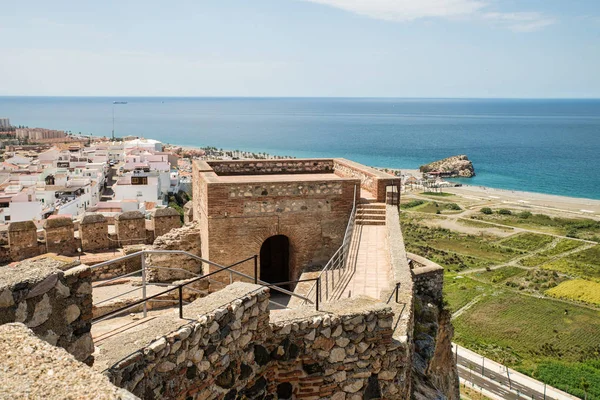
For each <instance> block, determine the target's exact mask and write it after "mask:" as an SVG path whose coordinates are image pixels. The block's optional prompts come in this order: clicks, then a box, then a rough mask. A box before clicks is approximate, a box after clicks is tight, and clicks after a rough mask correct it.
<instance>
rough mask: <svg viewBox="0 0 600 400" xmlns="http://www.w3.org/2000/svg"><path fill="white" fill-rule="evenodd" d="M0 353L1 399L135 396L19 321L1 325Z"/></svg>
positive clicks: (116, 399) (129, 399) (124, 399)
mask: <svg viewBox="0 0 600 400" xmlns="http://www.w3.org/2000/svg"><path fill="white" fill-rule="evenodd" d="M0 354H2V357H0V382H2V385H1V387H0V398H3V399H47V400H63V399H66V398H69V399H105V400H135V399H137V397H135V396H133V395H132V394H131V393H129V392H127V391H126V390H123V389H121V388H118V387H116V386H114V385H113V384H111V383H110V382H109V381H108V379H107V378H106V377H105V376H102V374H99V373H98V372H96V371H94V370H92V369H91V368H89V367H88V366H86V365H84V364H82V363H81V362H79V361H77V360H76V359H75V358H74V357H73V356H72V355H70V354H68V353H67V352H66V351H65V350H63V349H61V348H58V347H55V346H52V345H50V344H48V343H46V342H44V341H43V340H40V339H39V338H38V337H37V336H36V335H34V333H33V332H32V331H31V330H30V329H28V328H27V327H26V326H25V325H23V324H20V323H10V324H4V325H2V326H0Z"/></svg>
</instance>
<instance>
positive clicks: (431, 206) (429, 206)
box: [400, 200, 462, 214]
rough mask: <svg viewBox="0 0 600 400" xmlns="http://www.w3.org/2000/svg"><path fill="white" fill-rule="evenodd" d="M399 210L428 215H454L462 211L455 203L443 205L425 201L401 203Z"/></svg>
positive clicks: (442, 203) (443, 203)
mask: <svg viewBox="0 0 600 400" xmlns="http://www.w3.org/2000/svg"><path fill="white" fill-rule="evenodd" d="M400 208H402V209H404V210H410V211H418V212H422V213H428V214H456V213H457V212H460V211H462V209H461V208H460V206H459V205H458V204H456V203H445V202H439V203H438V202H435V201H425V200H411V201H408V202H406V203H401V204H400Z"/></svg>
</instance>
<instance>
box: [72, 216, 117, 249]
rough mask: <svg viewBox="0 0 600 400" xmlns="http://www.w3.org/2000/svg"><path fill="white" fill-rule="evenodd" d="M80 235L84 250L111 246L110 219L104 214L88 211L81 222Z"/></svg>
mask: <svg viewBox="0 0 600 400" xmlns="http://www.w3.org/2000/svg"><path fill="white" fill-rule="evenodd" d="M79 237H80V238H81V248H82V250H83V251H98V250H105V249H108V248H110V241H109V239H108V221H107V220H106V217H104V215H102V214H94V213H86V214H85V215H84V216H83V218H82V219H81V222H80V223H79Z"/></svg>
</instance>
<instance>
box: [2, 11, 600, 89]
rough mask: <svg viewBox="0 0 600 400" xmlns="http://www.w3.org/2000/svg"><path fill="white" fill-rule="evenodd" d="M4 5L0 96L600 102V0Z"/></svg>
mask: <svg viewBox="0 0 600 400" xmlns="http://www.w3.org/2000/svg"><path fill="white" fill-rule="evenodd" d="M0 4H1V5H2V17H1V22H0V55H1V56H0V95H73V96H79V95H83V96H119V95H123V96H135V95H137V96H342V97H343V96H365V97H379V96H385V97H540V98H543V97H596V98H597V97H600V1H599V0H189V1H177V0H173V1H169V2H167V1H164V0H157V1H153V0H143V1H142V0H139V1H138V0H136V1H133V0H132V1H128V0H119V1H110V0H107V1H93V2H92V1H62V0H53V1H47V0H31V1H27V0H23V1H8V0H5V1H2V2H1V3H0Z"/></svg>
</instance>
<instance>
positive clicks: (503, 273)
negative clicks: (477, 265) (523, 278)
mask: <svg viewBox="0 0 600 400" xmlns="http://www.w3.org/2000/svg"><path fill="white" fill-rule="evenodd" d="M526 273H527V271H526V270H524V269H523V268H519V267H502V268H497V269H493V270H491V271H485V272H476V273H474V274H473V276H474V277H475V278H477V279H478V280H482V281H485V282H489V283H502V282H504V281H506V280H507V279H509V278H513V277H515V276H519V275H523V274H526Z"/></svg>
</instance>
